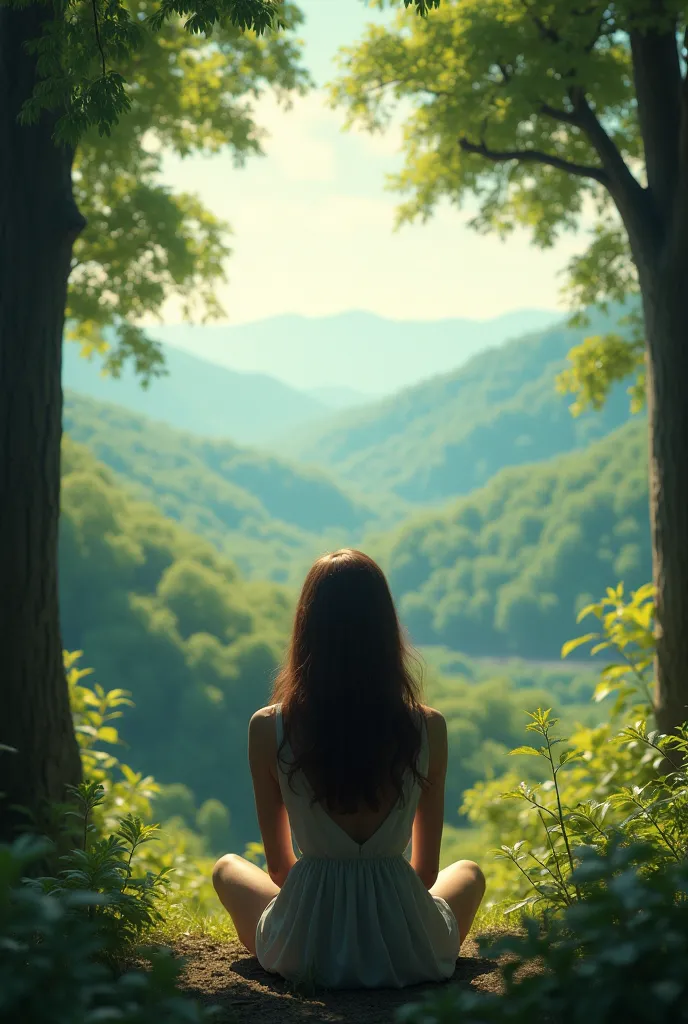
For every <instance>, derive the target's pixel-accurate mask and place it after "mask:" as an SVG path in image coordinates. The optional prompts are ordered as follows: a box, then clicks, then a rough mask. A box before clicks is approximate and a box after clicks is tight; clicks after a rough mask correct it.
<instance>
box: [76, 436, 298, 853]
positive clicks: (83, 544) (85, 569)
mask: <svg viewBox="0 0 688 1024" xmlns="http://www.w3.org/2000/svg"><path fill="white" fill-rule="evenodd" d="M60 570H61V571H60V599H61V613H62V631H63V639H64V644H65V646H66V648H67V649H68V650H83V651H84V652H85V660H86V662H87V664H89V665H91V666H93V668H94V670H95V673H96V679H97V681H98V682H99V683H100V684H101V685H103V686H104V687H105V688H106V689H114V688H119V687H125V688H126V689H129V690H131V691H132V692H133V694H134V696H135V703H136V707H135V708H133V709H132V710H131V711H129V712H127V715H126V721H125V722H124V724H123V728H122V732H123V736H124V739H125V740H126V741H127V743H128V744H129V745H130V747H131V750H130V752H128V754H127V760H128V761H129V762H130V763H131V764H132V765H133V766H134V767H141V768H145V769H146V771H150V772H152V773H153V774H154V775H156V776H157V777H158V778H159V779H160V780H161V781H163V782H184V783H186V784H187V785H188V786H190V787H191V789H192V790H193V792H194V794H195V795H196V797H197V798H198V799H199V801H200V800H202V799H205V798H206V797H210V796H213V797H217V798H219V799H220V800H222V801H223V802H224V803H226V804H228V805H229V807H230V810H231V813H232V816H233V820H234V827H235V831H236V834H237V835H238V836H240V837H241V838H246V837H248V838H252V837H253V836H254V834H255V825H254V823H253V817H252V814H253V809H252V804H251V800H250V785H249V778H248V768H247V765H246V727H247V722H248V718H249V717H250V715H251V713H252V712H253V711H254V710H255V709H256V708H257V707H259V706H260V705H261V704H262V703H264V702H265V700H266V698H267V696H268V694H269V689H270V682H271V678H272V676H273V673H274V671H275V668H276V666H277V664H278V660H279V658H280V657H281V655H282V651H283V647H284V642H285V637H286V635H287V632H288V629H289V624H290V618H291V608H292V598H291V595H290V594H289V593H288V592H287V591H285V590H283V589H282V588H281V587H279V586H277V585H275V584H271V583H259V582H255V583H248V582H245V581H244V580H243V579H242V578H241V576H240V575H239V573H238V571H237V569H236V568H235V566H234V565H233V564H232V563H231V562H230V561H228V560H227V559H225V558H223V557H221V556H220V555H219V554H218V553H217V552H216V551H215V549H214V548H213V547H212V546H211V545H210V544H209V543H208V542H206V541H203V540H201V539H200V538H198V537H195V536H194V535H193V534H190V533H188V532H187V531H185V530H183V529H181V528H180V527H179V526H177V525H176V524H175V523H173V522H172V521H171V520H169V519H165V518H164V517H163V516H162V515H161V514H160V512H159V511H158V510H157V509H155V508H154V507H152V506H150V505H147V504H143V503H140V502H137V501H135V500H132V499H131V498H130V497H129V496H128V495H127V494H126V492H125V491H123V490H122V489H121V488H120V487H118V486H117V485H116V483H115V482H114V480H113V478H112V476H111V474H110V472H109V471H108V470H107V469H106V468H105V467H103V466H102V465H100V464H99V463H97V462H96V460H95V459H94V458H93V456H92V455H91V454H90V453H89V452H88V451H87V450H86V449H85V448H83V447H82V446H81V445H77V444H74V443H73V442H71V441H70V440H68V439H67V440H65V442H64V445H63V476H62V521H61V536H60Z"/></svg>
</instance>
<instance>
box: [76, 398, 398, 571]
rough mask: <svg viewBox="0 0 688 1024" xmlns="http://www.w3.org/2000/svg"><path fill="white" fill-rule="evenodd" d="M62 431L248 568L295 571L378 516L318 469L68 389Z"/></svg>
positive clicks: (351, 535)
mask: <svg viewBox="0 0 688 1024" xmlns="http://www.w3.org/2000/svg"><path fill="white" fill-rule="evenodd" d="M65 430H66V431H67V433H68V434H69V436H70V437H71V438H72V439H73V440H75V441H78V442H81V443H83V444H86V445H88V447H89V449H90V450H91V451H92V452H93V453H94V454H95V455H96V456H97V458H98V459H100V460H101V461H102V462H104V463H105V464H106V465H107V466H109V467H110V468H111V469H113V470H114V471H115V472H116V473H117V474H119V476H120V477H121V478H122V480H124V481H126V483H127V484H128V485H130V486H132V487H134V488H135V490H136V493H137V494H138V496H139V497H141V498H144V499H147V500H150V501H153V502H154V503H155V504H156V505H157V506H158V508H159V509H160V510H161V512H163V513H164V514H165V515H167V516H170V517H171V518H173V519H176V520H177V521H178V522H180V523H181V524H182V525H183V526H184V527H185V528H186V529H188V530H191V531H193V532H194V533H197V534H198V535H199V536H202V537H205V538H206V539H207V540H209V541H211V542H212V543H213V544H214V545H215V546H216V547H217V548H218V550H221V551H224V552H225V553H226V554H228V555H230V557H232V558H233V559H234V560H235V561H236V562H237V564H238V565H239V566H240V568H241V570H242V571H243V572H245V573H247V574H248V575H250V576H254V577H258V578H271V579H275V580H286V579H288V578H292V577H294V574H295V573H296V574H298V573H300V572H301V571H302V570H303V569H304V567H305V564H306V563H307V562H308V561H309V560H311V559H312V558H313V557H314V556H315V555H316V554H317V553H318V552H320V551H321V550H324V549H327V548H330V547H333V546H334V547H336V546H338V545H339V544H341V543H344V542H347V543H350V542H351V540H352V538H353V537H355V536H359V535H360V533H361V532H362V530H363V528H364V526H365V524H367V523H371V522H374V521H378V520H379V515H378V511H379V510H373V509H372V508H371V507H370V506H368V505H366V504H365V503H364V502H362V501H360V500H357V499H356V498H355V497H352V496H351V495H350V494H348V493H345V491H343V490H342V489H341V488H340V487H338V486H337V485H336V484H334V483H333V482H332V481H331V480H329V479H328V478H327V476H325V475H324V474H323V473H322V472H320V471H319V470H314V469H309V468H304V467H299V466H295V465H292V464H290V463H288V462H285V461H283V460H281V459H277V458H273V457H271V456H269V455H266V454H263V453H261V452H257V451H251V450H250V449H245V448H241V447H237V446H236V445H235V444H233V443H232V442H231V441H213V440H206V439H203V438H199V437H194V436H193V435H191V434H185V433H181V432H178V431H175V430H172V429H171V428H169V427H166V426H164V425H163V424H157V423H153V422H151V421H150V420H147V419H145V418H144V417H142V416H138V415H136V414H134V413H130V412H127V411H126V410H124V409H122V408H119V407H117V406H114V405H109V404H105V403H102V402H95V401H93V400H91V399H87V398H83V397H81V396H79V395H75V394H73V393H69V392H68V393H67V396H66V404H65ZM397 504H400V503H397Z"/></svg>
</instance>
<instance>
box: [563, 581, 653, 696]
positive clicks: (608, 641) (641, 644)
mask: <svg viewBox="0 0 688 1024" xmlns="http://www.w3.org/2000/svg"><path fill="white" fill-rule="evenodd" d="M654 614H655V588H654V585H653V584H652V583H646V584H645V585H644V586H642V587H639V588H638V590H635V591H632V592H631V595H630V600H628V601H626V600H624V586H623V583H619V584H618V586H616V587H608V588H607V593H606V596H605V597H603V598H602V600H601V601H598V602H596V603H595V604H588V605H586V606H585V608H583V609H582V610H581V611H580V612H579V614H578V619H577V621H578V622H581V621H582V620H583V619H585V618H588V617H589V616H590V615H594V616H595V618H597V619H598V621H599V622H600V625H601V630H597V631H593V632H590V633H586V634H585V635H584V636H579V637H576V639H574V640H569V641H568V642H567V643H565V644H564V646H563V647H562V650H561V656H562V658H566V657H568V655H569V654H571V652H572V651H575V650H577V648H579V647H582V646H583V645H584V644H587V643H594V646H593V647H592V649H591V651H590V653H591V655H595V654H599V653H600V652H601V651H607V650H613V651H614V652H615V653H616V656H617V658H616V660H615V661H614V662H613V663H612V664H610V665H607V666H606V668H604V669H603V670H602V673H601V678H600V682H599V684H598V686H597V688H596V690H595V694H594V696H595V700H604V698H605V697H607V696H608V695H609V694H610V693H613V692H615V693H616V695H617V696H616V703H615V705H614V711H615V712H619V711H621V710H622V708H624V707H625V706H626V705H627V704H628V701H629V700H630V699H631V698H637V697H638V695H640V696H641V698H642V703H644V704H647V705H652V693H651V682H652V680H651V670H652V665H653V662H654V658H655V648H656V645H655V636H654Z"/></svg>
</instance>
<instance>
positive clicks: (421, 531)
mask: <svg viewBox="0 0 688 1024" xmlns="http://www.w3.org/2000/svg"><path fill="white" fill-rule="evenodd" d="M646 471H647V451H646V442H645V424H644V423H643V422H642V421H640V422H637V423H629V424H627V425H626V426H624V427H621V428H620V429H619V430H618V431H616V432H615V433H614V434H612V435H611V436H610V437H608V438H604V439H603V440H601V441H597V442H596V443H595V444H593V445H591V446H590V447H589V449H588V450H586V451H584V452H580V453H578V452H576V453H571V454H569V455H565V456H561V457H560V458H558V459H554V460H551V461H549V462H545V463H542V464H539V465H531V466H524V467H519V468H513V469H508V470H503V471H502V472H501V473H499V474H498V475H497V476H496V477H495V478H494V479H493V480H492V481H491V482H490V483H489V484H488V485H487V486H486V487H484V488H483V489H482V490H479V491H477V492H476V493H475V494H472V495H470V496H469V497H467V498H463V499H461V500H460V501H457V502H454V503H453V504H451V505H449V506H448V507H444V508H442V509H440V510H439V511H437V512H433V513H431V514H424V515H422V516H419V517H418V518H416V519H413V520H411V521H410V522H408V523H407V524H405V525H404V526H402V527H401V528H400V529H399V530H398V531H397V532H396V533H393V534H392V535H391V536H390V537H389V538H386V539H385V540H381V541H380V553H381V554H382V555H383V561H384V564H385V566H386V568H387V570H388V572H389V578H390V582H391V585H392V589H393V591H394V593H395V595H396V596H397V598H398V599H399V601H400V609H401V613H402V616H403V618H404V619H405V621H406V622H407V624H408V626H409V628H410V630H411V634H412V636H413V638H414V640H415V641H416V642H419V643H437V642H441V643H443V644H446V645H447V646H449V647H452V648H453V649H454V650H461V651H466V652H468V653H475V654H493V655H496V654H509V653H511V654H518V655H521V656H523V657H529V658H556V657H558V655H559V651H560V648H561V646H562V644H563V643H564V641H565V640H566V639H567V638H568V636H569V635H570V633H571V623H572V621H573V620H574V617H575V615H576V613H577V612H578V611H579V610H580V608H581V607H582V606H583V605H584V604H587V603H588V602H589V601H590V600H591V595H593V596H594V595H595V594H598V593H604V592H605V590H606V588H607V587H608V586H609V585H610V584H612V583H614V582H615V581H616V580H617V579H621V580H623V581H624V583H625V584H626V587H627V588H629V587H637V586H640V585H641V584H643V583H644V582H645V581H646V580H647V578H648V576H649V574H650V569H651V564H650V542H649V524H648V515H647V503H648V499H647V482H646V479H647V478H646Z"/></svg>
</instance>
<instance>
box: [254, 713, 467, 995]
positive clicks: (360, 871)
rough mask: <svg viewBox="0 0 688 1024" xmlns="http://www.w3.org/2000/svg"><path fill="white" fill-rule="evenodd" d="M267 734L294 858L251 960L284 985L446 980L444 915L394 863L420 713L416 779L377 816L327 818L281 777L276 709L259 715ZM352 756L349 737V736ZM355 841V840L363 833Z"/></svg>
mask: <svg viewBox="0 0 688 1024" xmlns="http://www.w3.org/2000/svg"><path fill="white" fill-rule="evenodd" d="M261 714H262V715H263V716H264V718H265V726H264V727H265V729H266V730H267V729H268V728H269V727H270V726H271V727H272V728H273V729H274V733H273V735H274V748H273V749H274V750H275V751H281V753H280V756H279V757H278V758H277V778H278V781H279V787H280V791H281V795H282V799H283V801H284V805H285V807H286V809H287V813H288V815H289V822H290V825H291V830H292V834H293V837H294V840H295V843H296V845H297V847H298V850H299V852H300V857H299V860H298V861H297V863H296V864H295V865H294V866H293V867H292V869H291V871H290V872H289V875H288V877H287V880H286V882H285V884H284V886H283V887H282V889H281V891H280V893H279V895H278V896H277V897H276V898H275V899H274V900H273V901H272V903H271V904H270V905H269V906H268V907H267V908H266V910H265V912H264V913H263V915H262V917H261V919H260V922H259V924H258V928H257V932H256V953H257V956H258V959H259V960H260V962H261V964H262V965H263V966H264V967H265V968H266V969H268V970H271V971H276V972H277V973H279V974H281V975H283V976H284V977H287V978H291V979H294V980H298V979H303V978H309V979H311V980H314V981H316V982H317V983H319V984H321V985H324V986H326V987H332V988H341V987H375V988H377V987H387V986H391V987H401V986H403V985H409V984H414V983H415V982H419V981H427V980H432V979H438V980H439V979H441V978H446V977H449V976H450V975H451V974H452V973H453V971H454V965H455V961H456V956H457V953H458V947H459V937H458V931H457V927H456V921H455V919H454V916H453V914H452V912H451V910H450V909H449V907H448V906H447V904H446V903H445V901H444V900H441V899H439V898H433V897H432V896H431V895H430V894H429V892H428V890H427V888H426V887H425V886H424V885H423V883H422V881H421V879H420V878H419V876H418V875H417V874H416V872H415V871H414V870H413V868H412V867H411V865H410V864H409V862H408V861H407V860H406V859H405V857H404V852H405V850H406V849H407V847H408V845H409V842H410V840H411V832H412V826H413V821H414V816H415V814H416V810H417V806H418V801H419V798H420V795H421V787H420V783H419V781H418V776H419V775H420V776H425V775H426V774H427V771H428V762H429V744H428V731H427V726H426V721H425V716H424V715H423V714H422V713H421V714H420V715H419V721H418V728H419V729H420V735H421V745H420V754H419V758H418V764H417V768H418V775H416V774H414V773H413V772H411V771H408V772H406V773H405V775H404V778H403V792H402V794H401V797H399V796H397V797H396V799H393V802H392V804H391V806H390V805H389V803H387V806H385V802H384V801H383V800H381V806H380V808H379V809H378V810H377V811H373V812H372V814H371V811H370V810H364V811H363V812H362V813H356V812H354V813H352V814H349V815H343V814H341V813H340V814H338V815H337V818H338V819H339V820H336V819H335V817H333V815H332V814H330V813H329V812H328V811H327V810H326V809H325V808H324V806H323V805H322V803H321V802H319V801H314V800H313V789H312V787H311V786H310V784H309V783H308V781H307V779H306V778H305V775H304V774H303V772H297V773H295V774H292V775H291V777H290V775H289V764H290V761H293V757H294V755H293V751H292V750H291V747H290V745H289V742H288V741H287V740H286V739H285V737H284V731H283V722H282V714H281V708H280V707H279V706H275V707H272V708H266V709H264V711H263V712H261ZM351 756H352V757H355V756H356V755H355V737H352V755H351ZM364 835H365V839H363V836H364Z"/></svg>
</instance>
